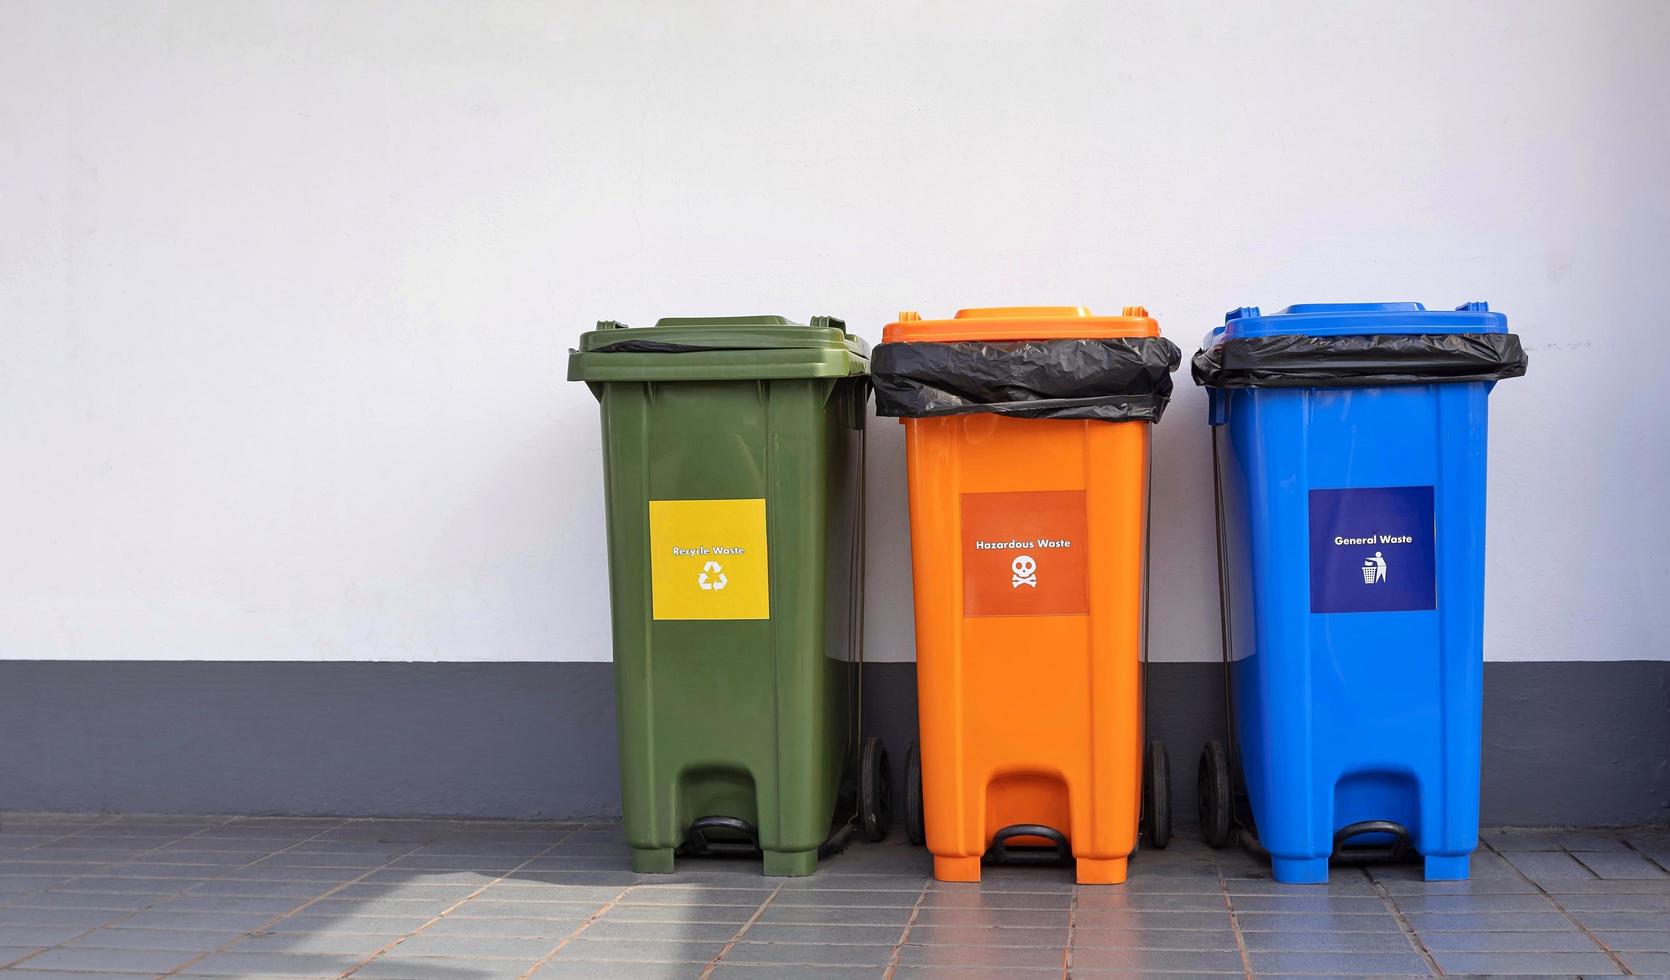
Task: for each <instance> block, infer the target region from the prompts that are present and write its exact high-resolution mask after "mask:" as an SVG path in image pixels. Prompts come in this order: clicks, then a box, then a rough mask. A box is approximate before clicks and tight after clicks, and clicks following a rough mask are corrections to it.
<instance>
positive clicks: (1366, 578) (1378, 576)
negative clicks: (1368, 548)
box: [1363, 551, 1386, 585]
mask: <svg viewBox="0 0 1670 980" xmlns="http://www.w3.org/2000/svg"><path fill="white" fill-rule="evenodd" d="M1384 581H1386V559H1385V558H1384V557H1382V556H1381V554H1380V552H1378V551H1376V552H1375V553H1374V557H1372V558H1366V559H1364V560H1363V582H1364V583H1366V584H1368V585H1373V584H1375V583H1376V582H1384Z"/></svg>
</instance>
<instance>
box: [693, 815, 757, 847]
mask: <svg viewBox="0 0 1670 980" xmlns="http://www.w3.org/2000/svg"><path fill="white" fill-rule="evenodd" d="M709 830H729V831H733V832H735V833H739V834H744V835H746V836H747V837H748V840H749V841H750V843H748V844H738V843H733V842H730V841H718V842H715V841H710V840H708V839H707V834H706V833H705V832H706V831H709ZM759 840H760V832H759V830H757V829H756V828H755V827H754V825H753V824H751V823H749V822H748V821H746V820H743V819H741V818H739V817H698V818H697V819H696V820H694V821H692V822H691V824H690V829H689V830H688V831H686V833H685V846H686V848H687V849H688V850H689V852H690V853H691V854H693V855H696V856H698V857H699V856H701V855H704V854H710V853H712V852H713V850H714V848H716V847H717V848H720V849H722V850H732V851H739V850H743V849H746V850H747V851H748V853H750V854H751V853H753V852H755V851H758V850H759V849H760V844H759Z"/></svg>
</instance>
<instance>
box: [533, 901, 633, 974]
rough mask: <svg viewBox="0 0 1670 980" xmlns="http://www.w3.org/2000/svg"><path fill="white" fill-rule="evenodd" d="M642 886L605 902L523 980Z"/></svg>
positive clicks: (540, 960) (535, 964) (546, 955)
mask: <svg viewBox="0 0 1670 980" xmlns="http://www.w3.org/2000/svg"><path fill="white" fill-rule="evenodd" d="M640 884H642V882H637V883H634V884H631V885H627V886H626V887H625V888H623V889H621V891H620V894H619V895H616V896H615V897H614V898H611V899H609V900H608V901H607V902H604V903H603V904H602V905H601V906H600V907H599V908H598V909H597V910H596V911H595V912H593V913H592V914H591V915H588V916H586V918H585V921H584V922H581V923H580V924H579V925H577V926H575V927H574V931H573V932H571V933H569V934H568V935H566V936H564V937H562V938H561V939H559V940H558V941H557V944H556V945H555V946H553V947H551V951H550V952H549V953H546V954H545V955H544V956H541V957H540V958H539V959H537V960H535V961H534V963H533V965H532V966H530V967H528V968H527V969H526V970H524V971H522V973H521V977H522V980H526V978H527V977H531V976H533V975H534V973H535V972H536V971H537V970H539V969H540V968H541V967H543V966H544V965H545V964H547V963H549V962H551V961H552V960H553V959H556V956H557V954H558V953H560V952H562V951H563V947H565V946H567V945H568V944H569V943H571V942H573V941H574V940H575V939H576V938H577V937H578V936H579V935H580V934H581V933H583V932H585V931H586V930H587V929H589V928H591V926H592V925H593V924H594V923H595V922H597V920H598V919H601V918H603V917H604V916H605V915H608V914H609V912H610V910H611V909H613V908H614V907H615V906H617V905H619V904H620V903H621V901H622V900H623V899H625V898H626V896H628V895H630V894H632V890H633V889H634V888H637V887H638V885H640Z"/></svg>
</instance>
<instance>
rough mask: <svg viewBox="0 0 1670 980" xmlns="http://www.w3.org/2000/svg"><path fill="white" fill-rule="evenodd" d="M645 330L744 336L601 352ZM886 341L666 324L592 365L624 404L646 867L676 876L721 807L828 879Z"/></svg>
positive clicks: (613, 485) (612, 455) (635, 778)
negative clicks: (879, 356) (872, 393)
mask: <svg viewBox="0 0 1670 980" xmlns="http://www.w3.org/2000/svg"><path fill="white" fill-rule="evenodd" d="M640 340H648V341H653V342H656V343H661V344H672V345H678V344H686V343H688V344H703V345H714V344H730V345H732V346H733V347H734V348H735V349H719V350H702V351H698V352H673V353H667V352H655V351H650V352H647V353H634V352H627V353H608V352H603V353H599V352H596V349H597V348H600V347H605V346H608V345H610V344H612V343H618V342H619V341H640ZM791 343H799V344H803V345H804V346H798V347H788V348H786V349H774V345H784V344H791ZM750 345H753V346H752V347H750ZM864 351H865V348H864V347H863V343H862V341H858V340H856V339H853V338H848V337H846V336H845V335H844V333H843V331H842V330H841V329H840V327H839V323H838V321H834V322H830V321H824V320H822V318H819V319H818V320H814V323H813V326H810V327H804V326H796V325H793V324H789V323H788V322H787V321H785V320H782V319H781V318H776V317H769V318H730V319H727V320H721V321H711V322H710V321H689V320H676V321H675V320H663V321H660V323H658V324H657V327H655V328H642V329H633V330H618V329H608V330H599V331H596V332H594V333H589V334H586V335H585V337H584V338H583V339H582V346H581V350H580V351H578V352H576V354H575V355H574V356H573V358H572V360H571V364H570V378H571V379H575V380H586V381H588V382H590V383H591V384H592V387H593V390H594V391H595V392H596V393H597V395H598V398H599V401H600V403H601V407H602V420H603V471H604V483H605V487H606V494H605V501H606V515H607V527H608V544H609V591H610V596H611V611H612V622H613V632H614V655H615V656H614V660H615V682H616V711H617V719H618V734H619V739H620V766H621V808H622V814H623V817H624V820H625V827H626V838H627V841H628V843H629V844H630V845H631V846H632V848H633V857H632V866H633V868H634V870H637V871H643V872H669V871H671V870H672V869H673V859H674V850H675V848H677V847H678V846H679V845H680V844H682V843H684V842H685V838H686V832H687V829H688V828H689V827H690V825H691V823H692V822H693V821H696V820H698V819H699V818H703V817H710V816H723V817H732V818H739V819H741V820H744V821H746V822H748V823H749V824H752V825H754V827H755V828H757V831H758V841H759V844H760V847H761V849H762V850H763V851H764V866H765V873H766V874H791V875H799V874H809V873H811V871H812V870H813V869H814V867H815V864H816V860H817V848H818V846H819V845H820V844H821V843H823V841H824V840H825V839H826V838H827V837H828V836H829V833H830V827H831V822H832V820H833V819H834V817H835V815H836V809H837V802H838V800H837V798H838V796H839V795H840V793H841V787H842V777H843V769H844V767H845V766H846V765H847V764H848V761H849V758H855V755H853V750H854V746H855V743H856V739H857V736H858V723H857V718H856V714H855V712H856V710H857V698H856V689H857V684H858V681H859V678H858V668H859V666H860V664H859V660H860V657H859V655H858V653H857V645H856V644H857V641H858V637H857V635H856V630H855V625H856V624H857V623H858V615H859V608H858V604H859V603H860V602H861V601H862V585H861V575H862V568H863V552H862V541H861V539H860V537H859V535H858V530H859V526H858V521H859V499H860V498H859V494H860V492H861V486H860V482H859V481H860V479H861V472H862V470H861V461H862V457H863V451H864V428H863V425H864V407H865V400H866V397H867V391H868V389H867V384H866V381H865V378H864V376H863V371H864V369H865V365H866V360H865V357H864V356H863V355H864ZM674 547H677V548H681V549H685V550H693V549H700V548H703V547H709V548H711V549H712V550H713V551H714V553H713V554H711V555H701V554H697V555H694V556H692V555H676V556H675V555H671V554H670V551H671V549H672V548H674ZM736 547H741V548H742V549H743V552H744V554H742V555H732V554H728V553H725V552H724V551H721V550H720V549H729V548H736ZM760 550H764V551H765V554H764V555H759V554H758V551H760ZM668 558H672V559H674V560H673V561H672V562H671V563H669V564H666V565H663V566H662V567H657V562H658V561H660V560H663V559H668ZM708 561H714V562H715V563H716V564H718V565H719V570H718V571H716V572H713V573H711V574H710V573H708V572H707V571H705V569H706V567H707V566H706V563H707V562H708ZM703 575H707V580H706V585H707V588H705V589H704V588H702V585H703V582H702V581H701V579H702V576H703ZM720 575H724V576H726V578H725V581H724V582H723V584H722V585H721V584H720V579H719V576H720ZM762 577H763V578H764V579H765V581H764V582H761V581H760V579H761V578H762ZM716 586H717V588H716ZM707 602H720V603H728V604H729V605H726V606H724V607H722V608H720V609H718V610H717V611H710V610H708V609H707V608H706V607H705V606H704V605H703V603H707Z"/></svg>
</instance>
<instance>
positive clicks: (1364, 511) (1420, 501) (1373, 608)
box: [1310, 487, 1438, 613]
mask: <svg viewBox="0 0 1670 980" xmlns="http://www.w3.org/2000/svg"><path fill="white" fill-rule="evenodd" d="M1435 536H1436V531H1435V529H1434V527H1433V518H1432V488H1431V487H1372V488H1366V489H1361V490H1312V491H1311V492H1310V611H1311V612H1313V613H1343V612H1403V611H1406V610H1412V609H1436V608H1438V603H1437V590H1436V589H1435V587H1434V584H1433V579H1434V576H1433V551H1434V545H1433V539H1434V537H1435Z"/></svg>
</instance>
